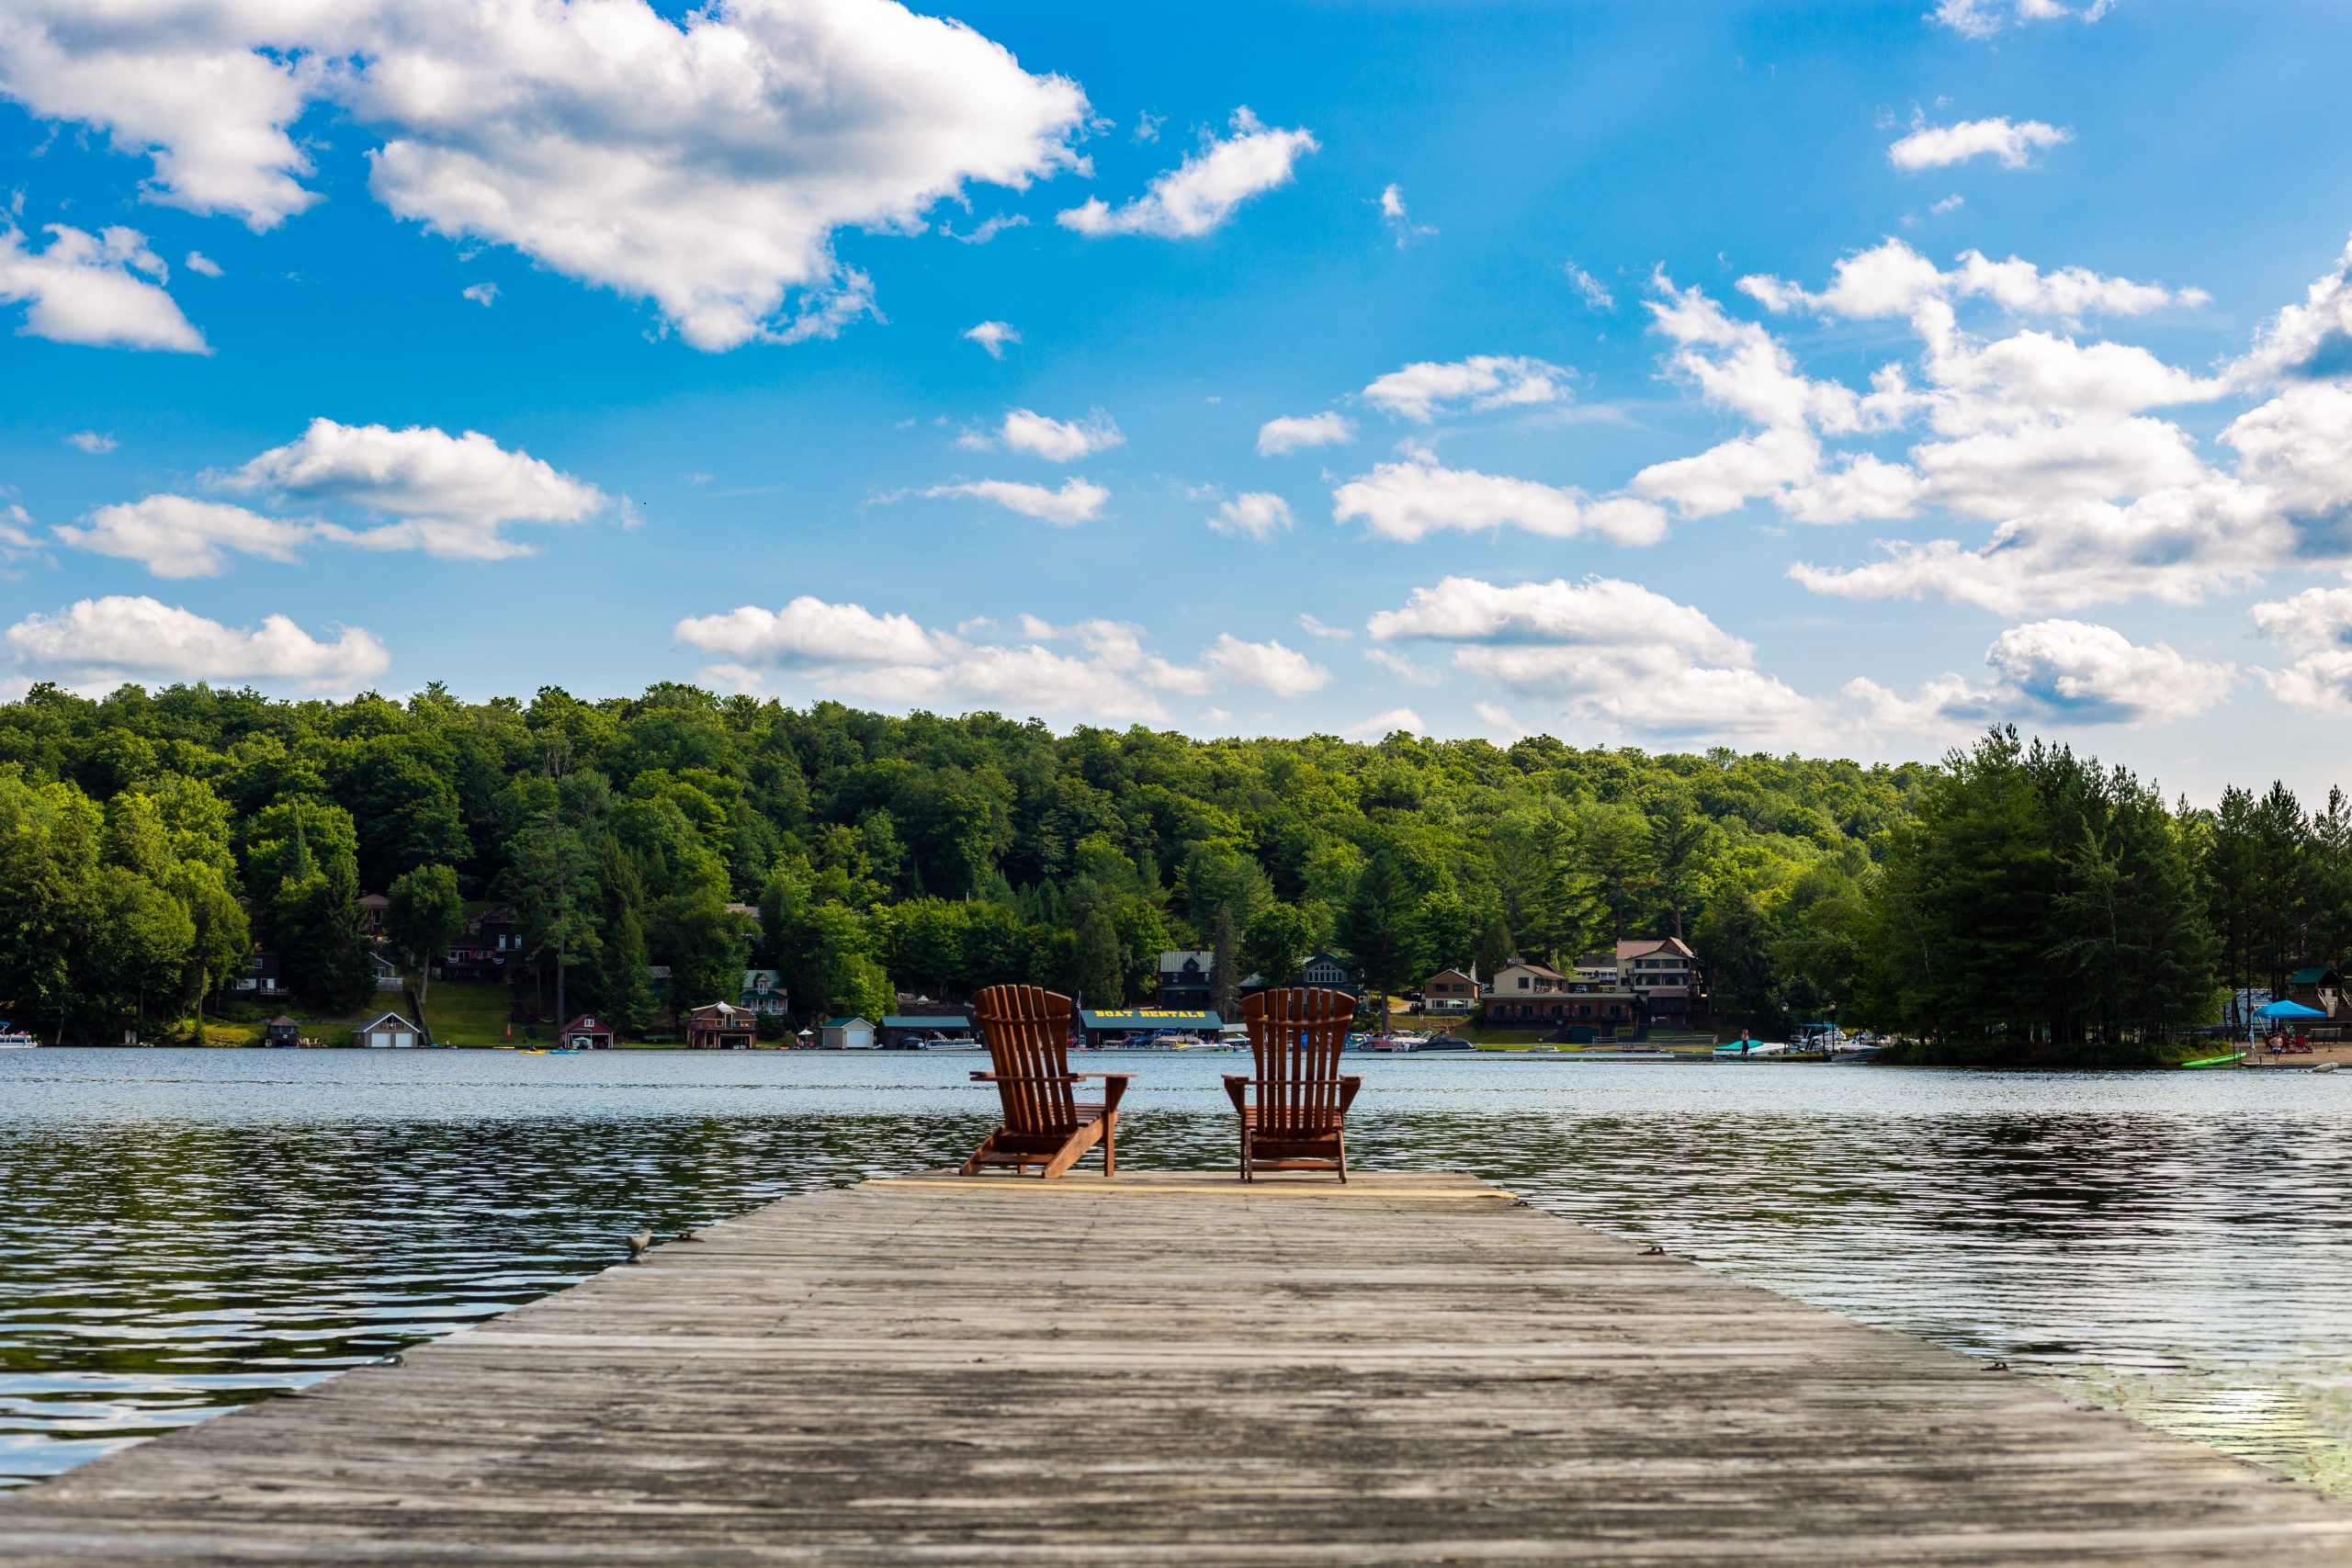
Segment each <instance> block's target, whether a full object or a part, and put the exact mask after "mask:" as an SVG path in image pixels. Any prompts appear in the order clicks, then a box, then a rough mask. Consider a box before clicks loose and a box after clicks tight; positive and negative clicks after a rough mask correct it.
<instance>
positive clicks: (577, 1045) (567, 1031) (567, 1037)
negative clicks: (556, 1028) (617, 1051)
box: [562, 1012, 613, 1051]
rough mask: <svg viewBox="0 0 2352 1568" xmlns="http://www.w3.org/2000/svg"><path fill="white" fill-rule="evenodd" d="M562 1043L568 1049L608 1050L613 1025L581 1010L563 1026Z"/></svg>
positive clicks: (609, 1048)
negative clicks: (579, 1013)
mask: <svg viewBox="0 0 2352 1568" xmlns="http://www.w3.org/2000/svg"><path fill="white" fill-rule="evenodd" d="M562 1043H563V1046H564V1049H566V1050H568V1051H609V1050H611V1049H612V1048H613V1026H612V1025H611V1024H609V1023H602V1022H599V1021H597V1020H596V1019H595V1018H594V1016H593V1015H591V1014H589V1013H584V1012H583V1013H582V1014H581V1015H580V1016H579V1017H578V1018H575V1019H573V1020H572V1021H571V1022H570V1023H567V1024H565V1025H564V1026H563V1041H562Z"/></svg>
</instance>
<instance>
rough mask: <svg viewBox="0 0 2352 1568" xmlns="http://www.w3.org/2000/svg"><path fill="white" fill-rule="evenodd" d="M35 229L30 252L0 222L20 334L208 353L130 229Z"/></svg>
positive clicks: (1, 270)
mask: <svg viewBox="0 0 2352 1568" xmlns="http://www.w3.org/2000/svg"><path fill="white" fill-rule="evenodd" d="M5 26H6V24H5V22H0V27H5ZM43 232H44V233H46V234H48V236H49V243H48V244H47V245H46V246H44V247H43V248H41V249H40V250H35V249H33V248H32V247H31V246H30V245H29V244H28V243H27V242H26V240H25V236H24V235H23V234H22V233H21V232H20V231H17V230H16V229H14V228H7V227H0V304H7V305H22V306H24V307H25V320H24V324H23V325H22V326H20V327H18V328H17V332H18V333H20V334H22V335H23V336H26V337H40V338H47V339H49V340H50V341H51V342H52V343H73V344H84V345H85V346H87V347H91V348H153V349H165V350H169V351H170V352H173V353H175V354H209V353H211V352H212V350H211V349H210V348H209V347H208V346H207V345H206V344H205V341H204V334H203V333H199V332H198V331H197V330H196V328H195V327H194V326H193V325H191V324H190V323H189V321H188V319H187V317H186V316H184V315H182V314H181V313H180V308H179V306H178V305H177V304H175V302H174V301H173V299H172V297H171V296H170V295H169V294H167V293H165V292H164V283H165V281H167V280H168V279H169V278H170V276H171V272H170V269H169V268H168V267H166V266H165V265H164V258H163V257H161V256H159V255H157V254H155V253H154V252H153V251H152V250H150V249H148V247H147V237H146V236H145V235H144V234H141V232H140V231H138V230H136V229H125V228H120V227H115V228H109V229H105V230H101V231H99V232H97V233H96V234H92V233H88V232H85V231H83V230H80V229H74V228H69V227H68V226H66V225H65V224H62V223H51V224H50V225H49V226H48V227H47V228H46V229H44V230H43Z"/></svg>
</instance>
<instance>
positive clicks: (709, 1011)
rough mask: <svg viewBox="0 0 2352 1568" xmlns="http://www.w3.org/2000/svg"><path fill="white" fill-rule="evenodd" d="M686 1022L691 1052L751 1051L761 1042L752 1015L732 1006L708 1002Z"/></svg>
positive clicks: (692, 1013) (730, 1003)
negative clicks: (758, 1041) (753, 1045)
mask: <svg viewBox="0 0 2352 1568" xmlns="http://www.w3.org/2000/svg"><path fill="white" fill-rule="evenodd" d="M685 1021H686V1049H687V1050H689V1051H748V1050H750V1049H751V1048H752V1044H753V1043H755V1042H756V1041H757V1040H758V1039H759V1026H758V1023H757V1021H755V1020H754V1018H753V1017H752V1014H750V1013H748V1012H745V1011H744V1010H742V1009H741V1008H739V1007H737V1006H736V1005H735V1004H734V1003H732V1002H705V1003H704V1004H703V1005H702V1006H700V1007H698V1008H695V1009H693V1010H691V1011H689V1012H688V1013H687V1014H686V1020H685Z"/></svg>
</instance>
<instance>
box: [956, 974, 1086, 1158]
mask: <svg viewBox="0 0 2352 1568" xmlns="http://www.w3.org/2000/svg"><path fill="white" fill-rule="evenodd" d="M1069 1011H1070V1004H1069V998H1068V997H1065V996H1063V995H1061V994H1060V993H1058V992H1056V991H1048V990H1046V989H1045V988H1044V987H1041V986H990V987H988V988H987V989H985V990H983V991H981V992H980V993H979V994H978V995H977V996H975V997H974V998H972V1017H973V1019H974V1021H976V1022H977V1023H978V1025H979V1029H980V1036H981V1038H982V1039H984V1040H986V1041H987V1042H988V1047H989V1061H990V1062H991V1063H992V1064H994V1066H995V1067H996V1087H997V1094H998V1096H999V1098H1000V1099H1001V1100H1003V1102H1004V1125H1005V1130H1006V1131H1007V1132H1011V1133H1052V1132H1057V1131H1066V1130H1068V1129H1069V1128H1071V1127H1075V1126H1076V1125H1078V1111H1077V1104H1076V1102H1077V1099H1078V1097H1077V1095H1076V1094H1074V1093H1073V1092H1071V1091H1072V1089H1074V1088H1075V1086H1074V1085H1072V1084H1071V1083H1070V1081H1069Z"/></svg>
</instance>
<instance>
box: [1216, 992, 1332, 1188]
mask: <svg viewBox="0 0 2352 1568" xmlns="http://www.w3.org/2000/svg"><path fill="white" fill-rule="evenodd" d="M1355 1016H1356V1004H1355V998H1352V997H1351V996H1349V995H1348V994H1347V992H1345V991H1323V990H1315V989H1311V988H1309V987H1304V986H1297V987H1290V988H1289V989H1286V990H1279V991H1261V992H1259V993H1258V994H1257V995H1256V996H1254V997H1245V998H1242V1002H1241V1018H1242V1021H1243V1022H1245V1023H1247V1024H1248V1025H1249V1026H1250V1054H1251V1055H1253V1056H1255V1057H1256V1058H1257V1066H1258V1070H1257V1072H1256V1073H1255V1074H1244V1073H1227V1074H1226V1075H1225V1092H1226V1093H1227V1094H1228V1095H1230V1096H1231V1097H1232V1099H1233V1109H1234V1110H1235V1111H1238V1113H1239V1114H1240V1117H1241V1179H1242V1180H1244V1181H1249V1180H1251V1179H1254V1178H1255V1176H1256V1175H1257V1173H1258V1172H1259V1171H1261V1170H1336V1171H1338V1172H1339V1173H1340V1180H1341V1181H1342V1182H1344V1181H1346V1180H1347V1179H1348V1138H1347V1121H1348V1107H1349V1106H1350V1105H1351V1104H1352V1103H1354V1101H1355V1098H1356V1090H1358V1089H1362V1088H1363V1079H1362V1078H1360V1077H1344V1076H1342V1075H1341V1074H1340V1047H1342V1046H1344V1045H1345V1044H1346V1043H1348V1030H1349V1028H1350V1026H1351V1025H1352V1024H1353V1023H1354V1021H1355ZM1253 1084H1254V1085H1255V1086H1256V1089H1257V1100H1256V1103H1254V1104H1252V1103H1251V1101H1250V1088H1251V1086H1252V1085H1253Z"/></svg>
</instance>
